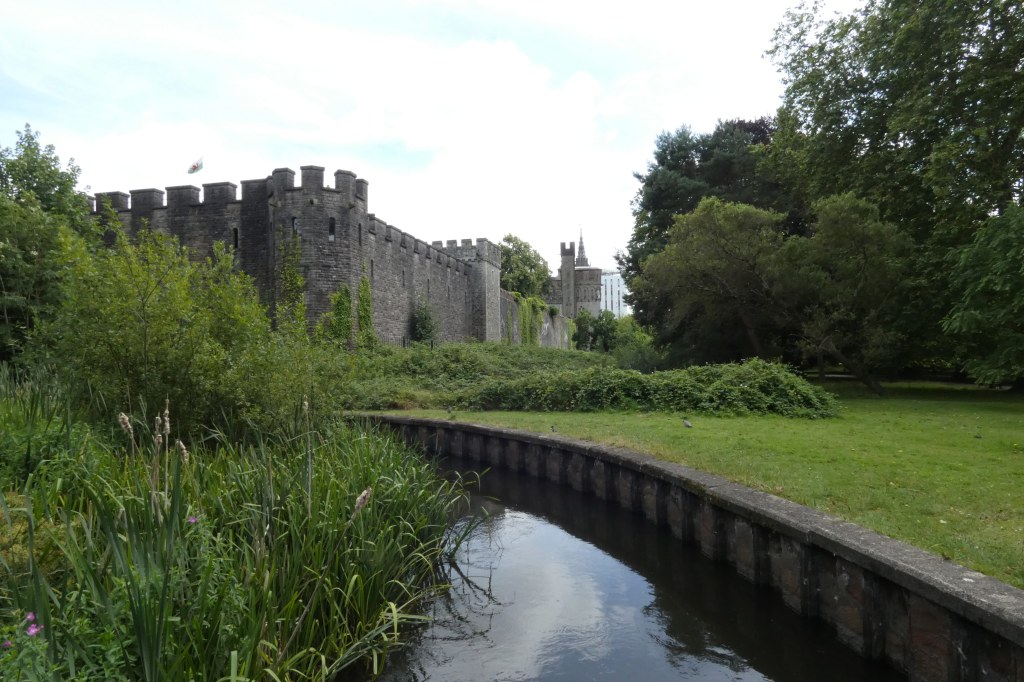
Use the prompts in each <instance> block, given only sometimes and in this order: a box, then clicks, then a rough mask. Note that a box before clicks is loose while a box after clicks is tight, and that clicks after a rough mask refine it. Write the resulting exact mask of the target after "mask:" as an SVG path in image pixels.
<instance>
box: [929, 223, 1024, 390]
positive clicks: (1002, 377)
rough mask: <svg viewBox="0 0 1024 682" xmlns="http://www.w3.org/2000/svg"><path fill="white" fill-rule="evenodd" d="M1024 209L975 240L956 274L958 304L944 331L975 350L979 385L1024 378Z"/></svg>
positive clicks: (971, 363) (972, 363) (970, 366)
mask: <svg viewBox="0 0 1024 682" xmlns="http://www.w3.org/2000/svg"><path fill="white" fill-rule="evenodd" d="M1022 264H1024V209H1022V208H1019V207H1016V206H1012V207H1010V208H1008V209H1007V210H1006V212H1005V213H1004V214H1003V215H1001V216H998V217H995V218H992V219H990V220H989V221H988V223H987V224H986V225H985V226H984V227H982V228H981V229H979V230H978V231H977V232H975V234H974V240H973V241H972V242H971V244H969V245H968V246H967V247H965V248H964V249H962V250H961V252H960V254H959V260H958V261H957V263H956V266H955V267H954V269H953V286H954V291H955V292H956V293H957V294H958V301H957V303H956V305H954V306H953V310H952V311H951V312H950V314H949V316H948V317H947V318H946V320H945V321H944V326H945V327H946V329H948V330H949V331H951V332H954V333H956V334H957V335H958V336H959V337H960V338H962V339H963V340H964V342H965V343H967V344H969V346H970V351H971V352H970V356H971V357H970V359H969V360H968V361H967V363H966V369H967V372H968V373H969V374H970V375H971V376H973V377H974V378H976V379H977V380H978V381H983V382H986V383H998V382H1003V381H1014V382H1016V385H1017V386H1018V387H1022V386H1021V384H1022V383H1024V382H1022V381H1021V379H1022V377H1024V265H1022Z"/></svg>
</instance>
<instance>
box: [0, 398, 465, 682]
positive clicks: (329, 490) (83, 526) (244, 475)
mask: <svg viewBox="0 0 1024 682" xmlns="http://www.w3.org/2000/svg"><path fill="white" fill-rule="evenodd" d="M128 425H129V426H130V427H131V428H130V429H126V430H125V434H126V437H127V438H128V439H129V440H130V442H127V443H124V444H123V445H122V446H119V447H116V448H110V447H105V446H102V445H101V444H99V443H97V442H95V441H94V440H90V439H86V440H84V441H81V442H79V443H77V444H75V446H74V447H72V448H70V449H68V450H66V451H65V452H64V453H63V454H61V455H60V456H57V457H55V458H53V459H50V460H46V461H44V462H43V463H42V464H41V465H40V467H39V469H38V471H37V472H36V473H35V474H34V475H33V476H32V477H31V478H30V480H29V483H28V485H27V486H26V488H25V491H24V495H23V496H17V497H15V496H8V498H6V499H5V500H4V504H3V523H4V524H5V525H6V528H7V532H8V533H17V532H20V533H21V534H22V535H23V536H24V538H25V540H24V544H25V545H26V547H27V556H28V558H27V561H24V562H17V563H12V562H8V561H6V560H5V561H3V562H0V574H2V575H3V580H2V582H0V644H2V642H5V641H9V642H10V643H11V645H10V646H7V647H0V666H2V669H3V671H4V676H5V679H26V680H28V679H103V680H189V679H196V680H199V679H205V680H219V679H232V680H300V679H301V680H334V679H344V678H345V677H346V676H352V677H353V678H359V679H362V678H365V677H366V676H367V675H368V674H373V673H374V672H375V671H377V670H379V668H380V666H381V664H382V661H383V657H384V655H385V652H386V651H387V649H388V648H389V647H390V646H392V645H393V644H394V643H395V642H396V641H397V638H398V637H399V634H400V632H401V628H402V626H403V625H404V624H406V623H408V622H411V621H416V620H420V619H421V616H419V615H416V612H415V606H416V604H417V602H418V601H419V600H420V599H421V598H422V597H423V596H424V594H426V593H427V592H429V591H430V590H432V589H434V587H435V582H436V576H437V572H436V571H435V568H436V566H437V564H438V562H439V561H440V559H441V558H442V556H443V555H444V554H445V553H446V552H447V551H448V550H449V549H450V547H449V543H450V541H451V538H450V537H449V535H448V531H447V527H448V522H449V520H450V519H451V518H452V514H453V513H454V512H455V511H456V509H457V508H458V507H459V506H460V505H462V504H463V503H464V502H465V497H464V494H463V492H462V488H461V484H460V483H459V482H458V481H454V482H451V481H446V480H442V479H440V478H439V477H438V476H437V474H436V473H435V471H434V469H433V467H432V466H431V464H430V463H429V462H427V461H426V460H425V459H424V458H422V456H420V455H418V454H417V453H415V452H412V451H410V450H409V449H407V448H406V447H405V446H404V445H401V444H399V443H398V442H397V441H395V440H393V439H391V438H389V437H386V436H384V435H381V434H379V433H376V432H373V431H370V430H366V429H362V428H356V427H350V426H346V425H343V424H329V425H326V426H324V427H323V428H320V429H318V430H316V431H313V430H306V431H301V432H297V433H295V434H293V435H291V436H281V437H276V438H271V437H262V438H260V437H257V438H253V439H251V442H250V444H245V445H241V444H237V443H234V442H230V441H228V440H227V439H225V438H221V437H216V438H214V439H213V440H212V441H211V442H210V443H207V444H198V445H195V446H194V447H192V448H191V452H189V450H188V449H186V448H185V447H184V445H178V444H177V443H175V444H171V436H172V434H171V432H170V427H169V419H168V415H166V414H161V415H160V419H157V420H152V421H150V420H144V419H133V418H130V417H129V424H128ZM165 430H166V432H165ZM129 431H130V433H129ZM179 443H180V441H179ZM133 450H134V452H135V454H133ZM29 613H31V614H32V617H33V619H34V620H33V622H34V623H35V624H36V626H37V627H38V628H40V629H36V630H33V632H32V633H29V632H28V629H27V627H26V621H25V618H26V617H27V614H29Z"/></svg>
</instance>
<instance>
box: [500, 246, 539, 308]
mask: <svg viewBox="0 0 1024 682" xmlns="http://www.w3.org/2000/svg"><path fill="white" fill-rule="evenodd" d="M550 278H551V275H550V273H549V272H548V263H547V261H546V260H544V259H543V258H542V257H541V255H540V254H539V253H537V251H536V250H535V249H534V248H533V247H532V246H530V245H529V244H528V243H527V242H524V241H523V240H522V239H520V238H519V237H516V236H515V235H511V234H507V235H505V238H504V239H502V240H501V288H502V289H504V290H505V291H514V292H517V293H520V294H522V295H523V296H526V297H530V296H541V295H542V294H543V293H544V292H545V291H546V290H547V288H548V282H549V281H550Z"/></svg>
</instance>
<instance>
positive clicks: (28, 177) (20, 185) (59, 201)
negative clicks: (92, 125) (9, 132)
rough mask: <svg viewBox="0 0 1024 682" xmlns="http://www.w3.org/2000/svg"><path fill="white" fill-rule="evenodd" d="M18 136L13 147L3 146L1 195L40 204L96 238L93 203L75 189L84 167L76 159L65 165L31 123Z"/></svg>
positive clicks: (46, 210) (0, 150) (45, 209)
mask: <svg viewBox="0 0 1024 682" xmlns="http://www.w3.org/2000/svg"><path fill="white" fill-rule="evenodd" d="M17 135H18V141H17V142H16V143H15V145H14V148H13V149H11V148H8V147H3V148H0V194H2V195H3V196H6V197H8V198H9V199H13V200H14V201H16V202H18V203H19V204H22V205H28V206H32V205H35V206H38V207H39V208H41V209H42V210H43V211H45V212H46V213H48V214H50V215H54V216H60V217H62V218H64V219H65V220H66V221H67V224H68V225H69V226H70V227H71V228H72V229H74V230H75V231H76V232H78V233H79V234H82V235H83V236H90V237H96V236H97V234H98V231H97V227H96V226H95V224H94V223H93V222H92V221H91V220H89V202H88V200H87V199H86V197H85V195H84V194H82V193H81V192H79V191H77V190H76V189H75V187H76V185H77V184H78V176H79V174H80V173H81V169H79V167H78V166H76V165H75V161H74V159H71V160H70V161H69V162H68V164H67V166H66V167H64V168H61V164H60V158H59V157H58V156H57V154H56V150H55V149H54V147H53V145H52V144H50V145H46V146H45V147H44V146H43V145H42V144H41V143H40V141H39V132H38V131H34V130H32V127H31V126H30V125H28V124H25V129H24V130H23V131H21V132H18V133H17ZM33 198H34V199H33Z"/></svg>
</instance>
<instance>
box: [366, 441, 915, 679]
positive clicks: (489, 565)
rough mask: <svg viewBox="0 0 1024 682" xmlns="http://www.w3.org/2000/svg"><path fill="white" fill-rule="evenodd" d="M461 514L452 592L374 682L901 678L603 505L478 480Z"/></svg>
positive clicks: (493, 475) (512, 477) (501, 477)
mask: <svg viewBox="0 0 1024 682" xmlns="http://www.w3.org/2000/svg"><path fill="white" fill-rule="evenodd" d="M447 464H448V465H450V466H451V467H457V468H462V469H469V468H471V467H472V466H473V464H472V463H468V462H463V461H461V460H449V461H448V462H447ZM484 495H486V496H487V497H484ZM499 500H500V502H499ZM474 506H475V509H476V510H477V511H479V510H483V511H485V512H487V514H488V516H487V517H486V519H485V520H484V522H483V523H481V524H480V525H478V526H477V527H476V528H475V529H474V530H473V532H472V534H471V535H470V536H469V538H468V539H467V541H466V542H465V543H464V545H463V546H462V549H461V550H460V551H459V553H458V556H456V557H455V559H454V561H453V562H452V563H451V565H450V569H451V570H450V573H451V582H452V589H451V590H450V591H448V592H445V593H443V594H441V595H439V596H438V597H437V598H436V599H435V600H434V601H433V602H431V603H430V604H428V605H427V611H428V613H429V615H430V616H431V617H432V618H433V621H432V623H431V624H430V625H428V626H425V627H424V628H422V629H421V630H420V631H418V632H416V633H414V635H413V636H412V637H411V643H410V646H409V647H408V648H406V649H404V650H401V651H399V652H396V653H395V654H394V655H393V656H392V657H391V659H390V660H389V664H388V670H387V671H386V672H385V674H384V676H383V678H382V679H383V680H385V681H386V682H399V681H401V682H405V681H409V682H425V681H426V680H431V681H432V682H442V681H443V682H462V681H473V682H478V681H484V680H510V681H511V680H565V681H573V682H575V681H577V680H645V681H646V680H651V681H655V680H680V679H689V680H714V681H718V680H720V681H723V682H724V681H743V682H747V681H751V682H752V681H754V680H778V681H780V682H782V681H787V682H788V681H792V682H797V681H807V682H810V681H812V680H814V681H818V680H834V681H836V682H843V681H850V682H853V681H854V680H872V681H875V680H878V681H882V682H887V681H889V680H899V679H902V678H901V677H899V676H898V675H897V674H896V673H894V672H893V671H891V670H890V669H888V668H886V667H882V666H880V665H877V664H872V663H869V662H866V661H864V660H863V659H861V658H860V657H858V656H856V655H855V654H854V653H853V652H851V651H849V650H848V649H846V648H845V647H843V646H842V645H840V644H839V643H838V642H837V641H836V640H835V638H834V636H833V635H832V632H831V630H829V628H828V627H827V626H825V625H823V624H821V623H817V622H814V621H807V620H804V619H801V618H800V617H799V616H797V615H796V614H794V613H792V612H790V611H789V610H788V609H786V607H785V606H784V605H783V604H782V602H781V599H780V598H779V597H778V596H776V595H774V594H772V593H771V592H768V591H766V590H764V589H763V588H757V587H755V586H754V585H752V584H750V583H748V582H746V581H745V580H743V579H742V578H740V577H738V576H737V575H735V574H734V573H733V572H732V569H731V568H729V567H727V566H725V565H722V564H716V563H714V562H712V561H710V560H708V559H706V558H704V557H703V556H701V555H700V554H699V552H697V551H696V550H694V549H693V548H690V547H687V546H683V545H682V544H680V542H679V541H677V540H675V539H674V538H672V536H671V534H670V533H669V532H668V531H667V530H666V529H663V528H654V527H652V526H651V525H650V524H648V523H646V522H645V521H644V519H643V518H642V517H640V516H638V515H636V514H632V513H628V512H624V511H622V510H621V509H619V508H618V507H616V506H614V505H608V504H606V503H603V502H601V501H600V500H596V499H594V498H592V497H589V496H584V495H581V494H579V493H575V492H573V491H571V490H567V489H564V488H561V487H558V486H555V485H552V484H549V483H547V482H544V481H538V480H536V479H534V478H530V477H527V476H521V475H517V474H511V473H508V472H504V471H491V472H488V473H487V474H486V475H485V476H484V477H483V484H482V491H481V495H477V496H475V497H474ZM466 522H467V521H466V520H465V519H464V520H462V521H460V523H466Z"/></svg>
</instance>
